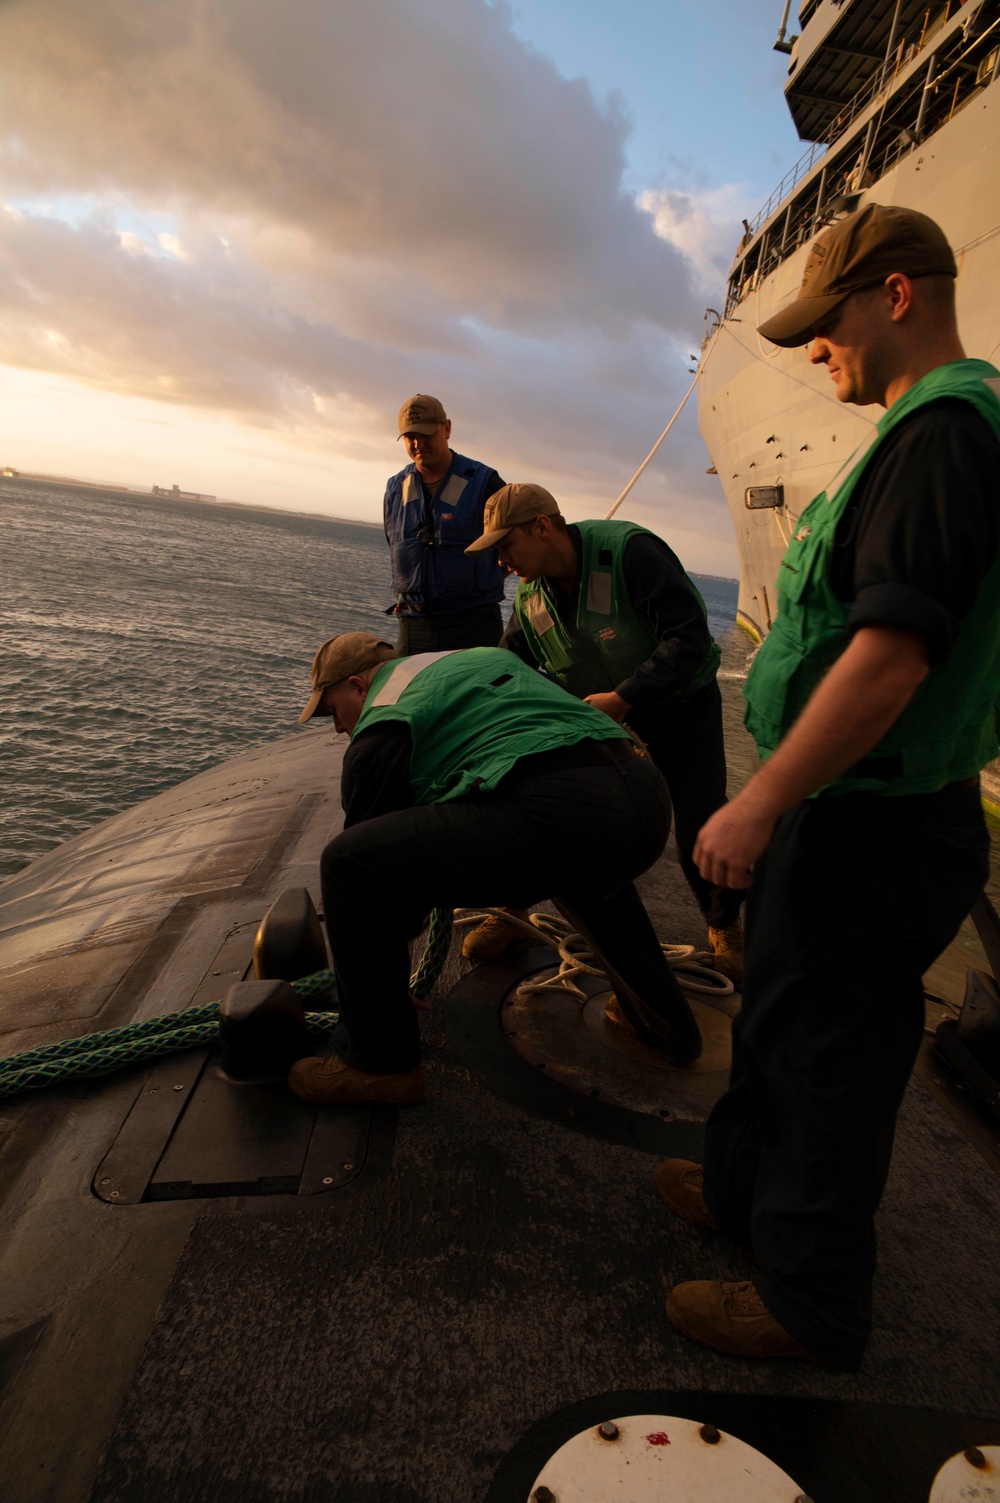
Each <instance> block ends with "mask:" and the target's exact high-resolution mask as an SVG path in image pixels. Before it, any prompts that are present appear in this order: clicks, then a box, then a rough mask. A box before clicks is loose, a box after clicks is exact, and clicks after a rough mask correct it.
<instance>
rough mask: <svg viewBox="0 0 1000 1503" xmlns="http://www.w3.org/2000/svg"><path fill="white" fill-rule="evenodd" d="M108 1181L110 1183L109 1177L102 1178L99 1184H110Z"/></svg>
mask: <svg viewBox="0 0 1000 1503" xmlns="http://www.w3.org/2000/svg"><path fill="white" fill-rule="evenodd" d="M110 1183H111V1181H110V1180H109V1179H102V1180H101V1184H102V1185H110Z"/></svg>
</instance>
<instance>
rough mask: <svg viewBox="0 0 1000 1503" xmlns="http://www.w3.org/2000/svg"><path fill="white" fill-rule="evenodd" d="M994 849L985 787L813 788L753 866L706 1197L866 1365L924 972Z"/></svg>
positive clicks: (800, 1332)
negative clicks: (821, 793) (878, 1237)
mask: <svg viewBox="0 0 1000 1503" xmlns="http://www.w3.org/2000/svg"><path fill="white" fill-rule="evenodd" d="M988 852H989V837H988V835H987V833H986V828H985V823H984V820H983V813H982V806H981V804H980V799H979V791H978V788H977V787H968V786H960V785H957V784H956V785H952V786H951V787H949V788H945V789H942V790H941V791H940V792H939V793H933V794H926V795H918V796H911V797H905V798H880V797H878V796H876V795H872V794H866V793H858V794H847V795H844V796H841V797H834V798H818V799H812V800H808V801H807V802H805V803H803V804H800V805H798V806H797V807H796V808H795V809H792V810H790V811H789V813H787V814H786V815H785V816H784V817H783V818H782V819H781V821H780V822H779V824H778V827H777V830H776V831H775V834H774V838H773V839H772V841H771V844H770V846H769V847H768V850H767V852H766V854H765V855H764V857H763V858H762V859H761V860H760V861H759V862H758V863H757V866H756V871H755V875H754V880H753V885H752V887H751V888H750V893H749V897H748V899H747V909H746V929H747V954H746V968H745V972H744V984H743V1008H742V1012H741V1013H740V1016H739V1017H738V1018H737V1020H736V1022H735V1023H734V1025H733V1066H732V1075H731V1079H730V1085H729V1089H728V1090H727V1092H726V1094H725V1095H724V1096H723V1097H722V1098H721V1100H720V1101H719V1102H718V1104H717V1105H716V1107H715V1109H714V1111H713V1112H712V1114H711V1117H710V1118H709V1121H708V1125H707V1129H706V1148H705V1199H706V1202H707V1204H708V1206H709V1209H710V1210H711V1212H712V1215H713V1216H714V1217H715V1219H716V1221H718V1223H719V1225H720V1226H721V1227H722V1228H723V1229H724V1230H726V1231H728V1232H729V1233H731V1235H733V1236H734V1237H736V1238H737V1239H738V1240H739V1241H740V1242H742V1243H743V1244H744V1246H746V1247H748V1248H750V1249H751V1250H752V1252H753V1253H754V1255H755V1257H756V1259H757V1263H758V1268H757V1270H756V1272H755V1273H754V1276H753V1282H754V1285H755V1286H756V1288H757V1291H758V1293H759V1294H760V1295H761V1298H762V1299H763V1300H764V1303H765V1304H766V1305H767V1307H768V1309H769V1310H770V1311H771V1313H772V1314H773V1315H775V1316H776V1317H777V1319H778V1320H779V1321H780V1322H781V1324H782V1325H783V1326H784V1327H785V1329H786V1330H788V1331H790V1332H791V1334H792V1335H793V1336H795V1337H796V1338H797V1340H799V1341H800V1342H801V1343H802V1344H803V1345H804V1346H805V1347H807V1348H808V1349H809V1350H810V1351H811V1352H813V1353H814V1354H815V1355H817V1356H819V1357H822V1358H824V1359H825V1360H826V1361H828V1362H831V1363H832V1364H834V1365H835V1366H837V1367H844V1368H851V1367H855V1366H856V1365H857V1364H858V1362H859V1361H860V1359H861V1355H862V1352H863V1350H864V1346H865V1342H866V1340H867V1337H868V1334H869V1331H870V1329H871V1320H872V1280H873V1275H874V1271H875V1226H874V1217H875V1211H876V1209H877V1207H878V1204H879V1201H880V1199H881V1196H882V1191H883V1189H884V1187H885V1181H886V1176H887V1174H888V1170H889V1160H890V1157H891V1154H892V1143H893V1134H894V1129H895V1121H896V1113H897V1110H898V1108H899V1104H900V1101H901V1099H902V1095H903V1091H904V1089H905V1086H906V1082H907V1080H908V1079H909V1075H910V1071H911V1070H912V1068H913V1062H914V1060H915V1058H916V1054H917V1049H918V1047H919V1044H920V1041H921V1037H922V1031H923V1027H924V997H923V984H922V980H921V978H922V975H923V973H924V971H926V970H927V968H928V966H930V965H931V964H932V963H933V961H934V960H935V959H936V958H937V956H938V955H939V954H940V953H941V951H942V950H943V949H944V948H945V946H946V945H947V944H948V943H949V942H950V941H951V940H952V939H953V938H954V936H955V933H956V932H957V930H958V927H959V925H960V923H961V922H962V919H963V918H964V917H965V916H966V914H967V913H968V912H969V909H970V908H971V907H972V904H973V903H974V902H975V899H976V897H977V896H978V894H979V893H980V891H981V890H982V888H983V885H984V883H985V881H986V877H987V875H988V871H989V864H988Z"/></svg>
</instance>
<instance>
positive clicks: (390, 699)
mask: <svg viewBox="0 0 1000 1503" xmlns="http://www.w3.org/2000/svg"><path fill="white" fill-rule="evenodd" d="M385 721H401V722H403V723H404V724H405V725H407V726H408V727H409V730H410V735H411V737H412V741H413V750H412V753H411V756H410V784H411V787H412V789H413V794H414V798H415V799H416V802H417V803H418V804H429V803H445V802H447V801H448V800H449V799H453V798H461V797H464V796H466V795H468V794H474V793H488V792H490V790H492V789H494V788H496V787H497V785H498V784H499V783H500V782H501V780H502V779H503V778H504V777H506V775H507V773H508V772H510V770H511V768H512V767H513V766H514V764H515V763H516V762H519V761H520V760H521V758H522V757H528V756H533V755H534V754H535V753H536V752H543V751H552V750H555V749H556V748H557V747H564V746H574V745H576V744H577V743H578V742H580V741H610V740H614V739H616V738H622V739H627V738H628V732H627V731H626V730H625V728H624V727H623V726H620V725H616V724H615V722H614V721H613V720H611V719H610V717H609V716H607V715H602V714H601V712H600V711H599V710H595V709H593V708H592V707H591V706H590V705H586V704H582V703H581V702H580V701H579V700H577V699H574V698H573V697H572V696H571V695H569V694H567V693H566V691H565V689H561V688H560V687H559V685H558V684H556V683H553V682H552V680H551V679H547V678H544V677H543V675H542V674H540V673H536V671H535V670H534V668H529V667H528V665H527V664H526V663H522V662H521V660H520V659H519V658H517V657H515V656H514V654H513V653H512V652H505V651H503V650H502V649H501V648H499V647H470V648H465V649H464V650H463V651H460V652H429V653H421V654H420V655H419V656H418V657H413V658H405V659H402V660H399V659H394V660H392V661H391V662H388V663H386V664H385V665H384V666H383V667H381V668H379V670H378V672H377V673H376V674H375V676H374V678H373V679H372V684H371V690H370V692H369V695H368V697H367V699H366V700H365V703H364V705H363V706H362V709H361V714H360V716H359V717H358V723H357V725H356V726H355V728H354V735H355V736H359V735H361V734H362V732H364V731H367V730H369V729H370V728H371V727H372V726H375V725H378V724H380V723H382V722H385Z"/></svg>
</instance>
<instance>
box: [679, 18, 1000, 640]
mask: <svg viewBox="0 0 1000 1503" xmlns="http://www.w3.org/2000/svg"><path fill="white" fill-rule="evenodd" d="M787 11H788V7H787V6H786V17H785V19H787ZM799 23H800V26H801V35H799V36H798V37H795V38H793V39H792V40H791V42H786V41H785V40H784V29H785V28H784V20H783V24H782V32H781V34H779V42H778V44H777V45H778V50H779V51H786V52H788V54H789V65H788V81H787V84H786V86H785V96H786V99H787V102H788V107H789V110H790V112H791V115H792V118H793V120H794V122H795V124H796V127H797V129H798V131H799V134H800V135H801V136H802V137H803V139H805V140H807V141H809V142H810V143H811V144H810V146H809V148H808V150H807V151H806V152H805V153H804V155H803V156H802V158H801V159H800V160H799V162H797V163H796V165H795V166H794V167H793V168H792V169H791V171H790V172H789V173H787V174H786V176H785V178H784V179H783V180H782V182H781V183H780V184H779V185H778V187H777V188H776V189H775V191H774V193H772V195H771V197H770V198H769V199H768V201H767V203H766V204H765V205H764V207H763V208H762V209H761V211H760V213H759V214H758V215H757V217H756V218H755V219H754V220H753V222H752V223H747V224H746V225H745V234H744V236H743V239H742V241H741V242H740V245H739V247H738V249H737V252H736V257H735V260H734V263H733V267H732V270H731V272H730V275H729V283H728V287H727V292H726V301H725V307H724V308H723V309H722V311H721V313H714V312H713V311H712V310H710V313H709V316H710V328H709V331H708V334H707V336H706V339H705V342H704V346H703V351H702V364H701V377H700V380H699V383H698V387H699V423H700V426H701V431H702V435H703V437H704V439H705V442H706V445H707V447H708V450H709V453H710V455H711V458H712V463H713V466H714V468H715V469H716V471H717V472H718V475H719V479H720V481H721V482H722V486H723V489H724V491H725V493H726V499H727V501H728V503H729V509H730V512H731V514H732V518H733V525H734V529H735V533H736V539H737V544H738V547H739V552H740V597H739V609H738V619H739V621H740V623H741V624H742V625H743V626H744V627H745V628H746V629H747V630H748V631H749V632H750V633H751V634H752V635H754V636H756V637H763V636H764V635H765V634H766V632H767V631H768V630H769V628H770V625H771V621H772V617H773V614H774V608H775V596H774V578H775V575H776V573H777V568H778V564H779V562H780V560H781V556H782V554H783V552H784V550H785V547H786V545H787V543H788V540H789V538H790V537H791V535H792V532H793V531H794V528H795V524H796V521H797V518H798V516H799V514H800V513H801V511H802V510H803V508H804V507H805V506H806V505H807V504H808V502H809V501H810V500H811V499H812V497H813V496H814V495H816V494H817V493H818V492H819V491H820V490H822V489H823V488H824V487H825V486H827V485H828V484H829V483H830V481H831V480H832V479H833V478H834V476H835V475H836V474H837V472H838V471H839V470H840V469H841V468H842V466H843V465H844V464H845V463H846V461H847V460H848V459H849V457H850V455H851V454H852V453H853V451H854V450H855V449H856V447H857V446H858V444H859V443H861V442H863V441H864V440H865V439H866V437H867V435H869V434H870V433H871V430H872V427H873V425H874V423H875V422H876V421H877V419H878V417H879V416H880V414H881V409H880V408H875V407H873V408H870V409H863V408H862V409H859V408H854V407H849V406H846V407H845V406H843V405H842V404H841V403H840V402H838V401H837V399H836V397H835V396H834V395H833V391H832V384H831V382H830V379H829V376H828V375H827V373H826V370H825V369H824V368H822V367H813V366H812V365H810V363H809V360H808V355H807V351H806V350H805V349H804V348H802V349H795V350H782V349H778V348H777V347H776V346H774V345H770V344H768V342H767V341H765V340H763V339H761V338H760V337H759V336H758V334H757V332H756V331H757V326H758V325H759V324H760V323H762V322H763V321H764V320H765V319H767V318H769V317H770V316H771V315H772V314H773V313H776V312H777V311H778V310H779V309H780V308H782V307H783V306H784V305H785V304H787V303H788V302H790V301H791V300H792V299H793V298H794V296H795V295H796V293H797V290H798V287H799V284H800V282H801V279H802V272H803V268H804V265H805V260H806V257H807V255H808V249H809V246H810V245H811V244H812V242H813V241H814V239H815V238H816V235H817V234H818V232H819V231H820V230H821V229H823V227H824V226H825V225H827V224H830V223H832V222H833V221H834V220H835V219H837V218H839V217H841V216H843V215H844V214H846V213H850V212H852V211H853V210H855V209H857V208H861V207H863V205H864V204H865V203H867V202H875V203H882V204H901V205H904V206H906V207H908V208H913V209H919V210H921V211H922V212H923V213H926V214H929V215H930V216H931V217H932V218H933V219H935V220H937V221H938V223H939V224H940V225H941V226H942V228H943V229H944V231H945V233H946V234H947V236H948V239H949V241H950V242H951V244H952V246H953V247H954V249H955V253H956V256H957V259H958V266H959V277H958V314H959V327H960V331H961V335H962V339H963V342H964V344H965V348H966V352H967V354H969V355H970V356H979V357H980V358H983V359H995V358H996V355H997V351H998V349H1000V191H998V189H1000V167H998V163H1000V87H998V76H1000V0H966V3H965V4H961V3H958V0H941V3H937V4H933V5H928V4H927V0H804V3H803V5H802V6H801V8H800V11H799Z"/></svg>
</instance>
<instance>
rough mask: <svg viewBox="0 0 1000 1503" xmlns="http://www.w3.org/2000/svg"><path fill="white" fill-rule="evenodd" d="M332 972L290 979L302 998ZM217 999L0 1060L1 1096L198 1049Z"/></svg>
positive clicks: (435, 957)
mask: <svg viewBox="0 0 1000 1503" xmlns="http://www.w3.org/2000/svg"><path fill="white" fill-rule="evenodd" d="M451 934H452V913H451V909H450V908H435V909H434V911H433V912H432V913H431V914H430V916H429V919H428V932H427V943H426V945H425V946H424V952H423V954H422V955H421V957H420V961H419V964H418V965H417V968H416V970H415V971H414V973H413V975H412V976H411V977H410V991H411V992H412V993H413V995H414V996H416V997H424V996H426V994H427V993H428V992H429V991H430V990H431V988H432V987H433V985H434V983H435V981H436V980H437V978H438V976H439V975H440V974H441V969H442V967H443V966H444V962H445V958H446V956H447V954H448V949H449V946H450V945H451ZM334 979H335V978H334V974H333V972H332V971H330V970H325V971H316V972H314V974H313V975H311V976H303V977H302V978H301V980H299V981H292V982H290V983H289V985H290V986H291V988H292V990H293V991H294V992H295V993H297V995H298V996H299V997H300V998H301V999H302V1000H303V1001H306V1000H307V999H308V998H311V997H320V996H323V995H325V994H326V993H328V992H329V991H330V990H331V988H332V986H333V984H334ZM220 1005H221V1001H216V1002H202V1003H199V1005H198V1006H197V1007H186V1008H184V1009H182V1011H180V1012H170V1013H167V1014H165V1015H164V1016H163V1017H157V1018H145V1019H144V1020H143V1021H142V1022H139V1023H125V1024H124V1025H123V1026H122V1027H120V1028H106V1029H104V1030H103V1031H102V1032H101V1033H87V1034H84V1035H83V1037H82V1038H76V1039H64V1040H61V1041H60V1042H59V1043H57V1044H45V1045H43V1046H42V1047H41V1048H39V1049H26V1050H24V1051H23V1052H22V1053H21V1054H11V1055H8V1057H7V1058H6V1059H0V1098H2V1097H4V1096H13V1095H15V1094H16V1093H17V1092H19V1091H37V1090H41V1088H42V1087H43V1086H47V1085H54V1084H55V1083H56V1081H60V1080H71V1079H72V1080H89V1079H91V1078H93V1077H95V1076H98V1075H111V1074H113V1073H114V1072H115V1071H116V1070H124V1069H125V1068H126V1067H127V1066H128V1065H137V1064H141V1063H142V1062H143V1061H145V1060H149V1059H156V1058H158V1057H159V1056H160V1055H163V1054H174V1053H176V1052H178V1051H179V1050H181V1049H201V1048H204V1047H205V1046H206V1045H212V1044H214V1043H215V1042H216V1041H217V1039H218V1036H219V1008H220ZM337 1016H338V1015H337V1013H336V1012H335V1011H330V1012H307V1013H306V1015H305V1021H306V1027H307V1028H308V1029H309V1031H310V1032H311V1033H313V1034H314V1035H315V1036H316V1038H317V1040H320V1039H322V1038H323V1037H325V1035H327V1034H328V1033H329V1032H330V1029H331V1028H332V1027H333V1025H334V1024H335V1023H336V1021H337Z"/></svg>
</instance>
